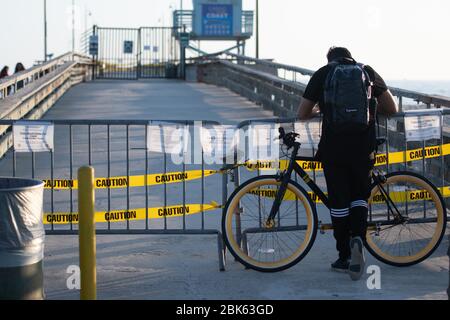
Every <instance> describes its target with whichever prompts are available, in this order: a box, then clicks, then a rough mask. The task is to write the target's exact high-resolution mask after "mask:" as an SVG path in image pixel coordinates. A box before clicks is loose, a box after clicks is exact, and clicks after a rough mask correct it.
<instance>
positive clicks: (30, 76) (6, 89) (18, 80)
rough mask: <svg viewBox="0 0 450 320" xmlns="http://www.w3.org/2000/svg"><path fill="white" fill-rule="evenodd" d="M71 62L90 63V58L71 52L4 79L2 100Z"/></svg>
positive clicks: (0, 97)
mask: <svg viewBox="0 0 450 320" xmlns="http://www.w3.org/2000/svg"><path fill="white" fill-rule="evenodd" d="M69 61H77V62H83V63H90V60H89V57H87V56H84V55H81V54H77V53H71V52H69V53H66V54H63V55H61V56H59V57H57V58H54V59H52V60H50V61H48V62H45V63H43V64H41V65H37V66H34V67H32V68H29V69H27V70H24V71H22V72H19V73H17V74H14V75H11V76H9V77H6V78H3V79H1V80H0V100H1V99H5V98H6V97H8V96H9V95H11V94H14V93H17V92H18V91H19V90H21V89H22V88H24V87H26V86H27V85H29V84H31V83H33V82H34V81H36V80H38V79H40V78H41V77H43V76H45V75H47V74H49V73H52V72H54V71H55V70H57V69H58V68H59V67H61V66H62V65H64V63H66V62H69Z"/></svg>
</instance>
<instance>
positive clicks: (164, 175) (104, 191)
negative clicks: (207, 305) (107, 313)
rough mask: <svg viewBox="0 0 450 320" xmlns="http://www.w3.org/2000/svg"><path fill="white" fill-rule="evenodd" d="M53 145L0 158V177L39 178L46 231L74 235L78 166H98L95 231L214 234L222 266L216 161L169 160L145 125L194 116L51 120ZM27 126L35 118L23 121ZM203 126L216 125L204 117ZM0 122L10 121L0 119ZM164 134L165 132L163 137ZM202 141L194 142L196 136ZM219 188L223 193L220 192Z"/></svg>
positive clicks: (221, 199) (221, 180)
mask: <svg viewBox="0 0 450 320" xmlns="http://www.w3.org/2000/svg"><path fill="white" fill-rule="evenodd" d="M49 122H50V123H52V124H53V125H54V137H55V138H54V139H55V140H54V150H53V151H49V152H43V153H34V152H32V153H20V152H16V151H15V150H14V148H11V149H10V150H9V151H8V153H7V154H6V155H5V157H4V158H3V159H1V160H0V176H13V177H30V178H33V179H40V180H44V181H45V191H44V199H45V200H44V212H45V216H44V221H45V223H46V225H45V229H46V233H47V234H49V235H74V234H77V233H78V224H77V222H78V215H77V210H78V208H77V198H78V193H77V192H76V191H77V188H78V181H77V180H76V170H77V169H78V167H81V166H84V165H89V166H92V167H94V168H95V172H96V187H97V190H96V218H98V219H99V220H97V224H96V226H97V230H96V232H97V234H99V235H122V234H133V235H152V234H168V235H216V236H217V245H218V254H219V265H220V270H224V268H225V260H224V245H223V239H222V235H221V232H220V221H221V220H220V219H221V205H220V204H219V203H220V202H224V201H226V197H227V194H226V185H225V186H224V185H223V183H224V181H225V180H224V175H223V174H222V171H221V167H222V166H221V165H215V166H214V167H208V168H207V164H206V163H205V158H204V154H203V151H202V152H201V154H197V155H196V157H197V159H200V160H201V161H200V163H197V164H191V163H190V162H189V161H188V159H187V158H186V157H185V154H187V153H190V154H193V152H189V151H192V150H191V149H189V150H187V151H185V154H183V156H182V159H181V162H180V163H178V164H175V163H174V162H172V161H170V155H169V154H168V153H167V152H157V151H154V150H153V151H150V150H149V149H148V146H149V142H150V143H152V141H153V140H149V139H153V138H151V136H150V135H149V132H150V131H149V125H151V123H163V124H164V125H168V126H170V125H179V126H186V127H187V128H188V130H190V134H191V136H195V135H194V134H193V132H192V131H193V125H194V122H192V121H162V122H161V121H152V122H151V123H150V122H149V121H147V120H135V121H132V120H54V121H53V120H50V121H49ZM29 123H30V124H32V123H33V121H30V122H29ZM202 124H203V125H216V124H217V123H215V122H208V121H203V122H202ZM0 125H8V126H12V125H14V121H12V120H0ZM162 139H165V136H164V135H163V138H162ZM196 143H200V142H198V141H197V142H196ZM222 189H225V191H222Z"/></svg>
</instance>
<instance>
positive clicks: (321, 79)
mask: <svg viewBox="0 0 450 320" xmlns="http://www.w3.org/2000/svg"><path fill="white" fill-rule="evenodd" d="M332 68H333V67H332V66H331V65H326V66H324V67H322V68H320V69H319V70H317V71H316V72H315V73H314V74H313V76H312V77H311V80H310V81H309V83H308V86H307V87H306V90H305V93H304V94H303V97H304V98H306V99H308V100H311V101H313V102H316V103H318V104H319V108H320V111H321V112H322V113H323V114H326V113H327V112H328V110H326V109H325V108H324V103H323V100H324V97H323V96H324V87H325V81H326V78H327V76H328V73H329V72H330V70H331V69H332ZM364 69H365V70H366V72H367V74H368V75H369V77H370V80H371V81H372V82H373V87H372V95H373V96H374V97H375V98H378V97H379V96H380V95H381V94H382V93H383V92H385V91H386V90H387V89H388V88H387V86H386V83H385V82H384V80H383V78H381V76H380V75H379V74H378V73H377V72H376V71H375V70H374V69H372V68H371V67H370V66H364ZM375 135H376V133H375V125H374V122H372V123H371V125H370V126H369V129H368V130H367V132H366V133H365V134H360V135H357V136H355V135H353V136H332V135H330V134H327V130H326V128H325V127H322V137H321V140H320V143H319V152H318V154H317V157H318V158H319V159H320V160H322V161H327V160H333V159H336V158H337V157H339V158H340V159H343V160H345V161H347V160H349V159H350V160H353V159H354V160H360V159H361V158H366V159H367V155H368V154H370V153H372V152H373V151H374V150H375Z"/></svg>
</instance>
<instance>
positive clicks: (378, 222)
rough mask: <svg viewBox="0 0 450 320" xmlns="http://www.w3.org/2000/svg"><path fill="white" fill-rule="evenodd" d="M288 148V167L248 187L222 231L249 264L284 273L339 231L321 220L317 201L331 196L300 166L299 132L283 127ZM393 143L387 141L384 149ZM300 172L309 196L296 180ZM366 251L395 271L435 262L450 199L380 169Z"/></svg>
mask: <svg viewBox="0 0 450 320" xmlns="http://www.w3.org/2000/svg"><path fill="white" fill-rule="evenodd" d="M279 131H280V140H281V141H282V142H283V145H284V146H286V147H287V148H288V150H290V149H292V153H291V155H290V158H289V162H288V165H287V169H285V170H284V171H279V173H278V174H276V175H267V176H258V177H255V178H253V179H250V180H248V181H246V182H245V183H243V184H242V185H240V186H239V187H238V188H237V189H236V190H235V191H234V192H233V194H232V195H231V196H230V198H229V199H228V201H227V204H226V206H225V208H224V211H223V216H222V232H223V235H224V240H225V243H226V246H227V248H228V249H229V251H230V252H231V254H232V255H233V256H234V258H235V259H236V260H237V261H239V262H240V263H242V264H243V265H244V266H245V267H247V268H251V269H254V270H257V271H262V272H277V271H281V270H285V269H287V268H290V267H292V266H294V265H295V264H297V263H298V262H300V261H301V260H302V259H303V258H304V257H305V256H306V255H307V254H308V252H309V251H310V249H311V248H312V246H313V243H314V241H315V238H316V235H317V231H318V230H320V231H321V232H322V233H323V232H325V231H326V230H332V225H330V224H322V223H321V222H319V221H318V216H317V209H316V206H315V204H314V203H313V200H312V199H313V198H314V199H317V200H316V201H315V202H322V203H323V204H324V205H325V206H326V207H327V208H329V206H328V198H327V196H326V195H325V193H324V192H323V191H322V190H321V189H320V188H319V187H318V186H317V184H316V183H315V182H314V181H313V180H312V179H311V178H310V177H309V175H308V174H307V173H306V172H305V170H303V169H302V167H301V166H300V165H299V164H298V163H297V161H315V159H314V157H303V156H298V155H297V154H298V151H299V149H300V146H301V144H300V143H299V142H297V141H296V138H297V137H298V136H299V135H298V134H297V133H294V132H290V133H287V134H286V133H285V131H284V129H283V128H280V129H279ZM384 142H385V141H384V139H379V140H378V144H379V145H381V144H383V143H384ZM293 172H295V173H296V174H298V175H299V176H300V177H301V179H302V180H303V181H304V182H305V183H306V185H307V186H308V187H309V188H310V189H311V191H312V193H311V194H308V192H307V191H306V190H305V189H304V188H303V187H302V186H301V185H300V184H298V183H297V182H296V181H294V180H292V178H291V175H292V173H293ZM372 182H373V183H372V186H371V193H370V198H369V214H368V229H367V234H366V241H365V247H366V248H367V250H368V251H369V252H370V253H371V254H372V255H373V256H374V257H375V258H376V259H378V260H380V261H382V262H384V263H386V264H389V265H393V266H399V267H404V266H410V265H414V264H417V263H419V262H421V261H423V260H425V259H426V258H428V257H429V256H430V255H431V254H432V253H433V252H434V251H435V249H436V248H437V247H438V246H439V244H440V242H441V240H442V237H443V236H444V233H445V228H446V223H447V215H446V208H445V202H444V200H443V198H442V196H441V194H440V192H439V191H438V189H437V188H436V187H435V186H434V185H433V184H432V183H431V182H430V181H429V180H427V179H426V178H425V177H423V176H421V175H419V174H416V173H412V172H406V171H397V172H392V173H389V174H387V175H385V174H384V173H382V172H380V171H378V170H373V171H372Z"/></svg>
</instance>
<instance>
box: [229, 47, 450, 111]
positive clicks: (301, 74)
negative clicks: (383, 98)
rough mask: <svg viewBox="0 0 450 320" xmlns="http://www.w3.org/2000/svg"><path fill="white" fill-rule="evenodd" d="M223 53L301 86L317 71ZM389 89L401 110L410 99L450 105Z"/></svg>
mask: <svg viewBox="0 0 450 320" xmlns="http://www.w3.org/2000/svg"><path fill="white" fill-rule="evenodd" d="M221 54H222V55H224V56H227V57H229V58H231V59H233V60H234V61H237V62H238V63H239V64H241V65H244V66H264V67H267V68H271V69H272V70H274V71H276V76H277V77H279V78H281V79H284V80H288V81H290V82H294V83H299V84H300V85H301V86H304V85H306V84H307V82H308V81H309V77H311V76H312V75H313V74H314V72H315V71H313V70H309V69H305V68H300V67H296V66H291V65H286V64H281V63H276V62H272V61H268V60H262V59H255V58H251V57H247V56H242V55H237V54H234V53H231V52H222V53H221ZM241 71H242V69H241ZM389 89H390V91H391V92H392V94H393V95H394V96H395V97H397V98H398V104H399V108H400V111H403V107H404V106H405V102H407V101H408V99H409V100H413V101H415V102H416V103H418V104H419V103H420V104H423V105H424V106H425V107H427V108H431V107H435V108H440V107H450V97H443V96H437V95H432V94H426V93H421V92H416V91H411V90H405V89H400V88H396V87H389ZM405 100H406V101H405ZM407 107H408V105H406V108H405V110H407V109H408V108H407Z"/></svg>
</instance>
